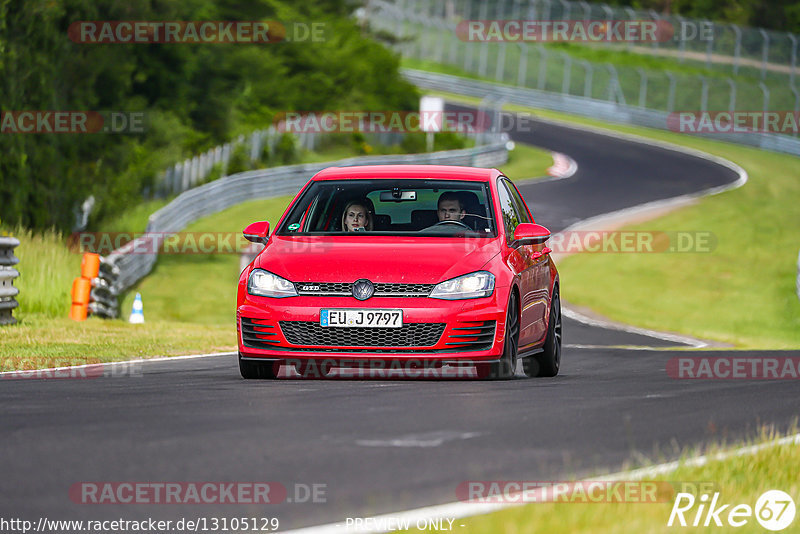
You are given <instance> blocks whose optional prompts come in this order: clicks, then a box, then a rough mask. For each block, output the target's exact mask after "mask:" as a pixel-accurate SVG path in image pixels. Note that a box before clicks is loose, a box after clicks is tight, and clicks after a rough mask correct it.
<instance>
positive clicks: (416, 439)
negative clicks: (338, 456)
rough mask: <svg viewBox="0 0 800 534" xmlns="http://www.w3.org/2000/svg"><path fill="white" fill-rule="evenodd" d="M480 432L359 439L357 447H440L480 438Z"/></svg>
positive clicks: (444, 432)
mask: <svg viewBox="0 0 800 534" xmlns="http://www.w3.org/2000/svg"><path fill="white" fill-rule="evenodd" d="M480 435H481V433H480V432H458V431H453V430H437V431H435V432H424V433H421V434H408V435H405V436H398V437H396V438H389V439H359V440H356V445H360V446H361V447H423V448H427V447H439V446H440V445H442V444H443V443H445V442H447V441H455V440H461V439H470V438H474V437H477V436H480Z"/></svg>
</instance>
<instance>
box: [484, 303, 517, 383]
mask: <svg viewBox="0 0 800 534" xmlns="http://www.w3.org/2000/svg"><path fill="white" fill-rule="evenodd" d="M518 350H519V309H518V307H517V297H516V295H515V294H514V293H513V292H512V293H511V298H510V299H509V301H508V310H507V311H506V335H505V339H504V340H503V356H502V357H501V358H500V360H499V361H497V362H492V363H488V364H478V365H477V368H478V376H479V377H483V378H485V379H487V380H509V379H512V378H514V371H515V370H516V368H517V351H518Z"/></svg>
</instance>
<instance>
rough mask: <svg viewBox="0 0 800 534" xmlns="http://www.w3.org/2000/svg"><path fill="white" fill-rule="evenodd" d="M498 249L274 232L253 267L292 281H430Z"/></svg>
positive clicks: (462, 270)
mask: <svg viewBox="0 0 800 534" xmlns="http://www.w3.org/2000/svg"><path fill="white" fill-rule="evenodd" d="M499 252H500V245H499V241H498V239H497V238H480V239H463V238H402V237H381V236H368V237H364V236H358V237H350V236H320V237H317V236H314V237H310V236H292V237H283V236H276V235H274V236H272V238H271V239H270V241H269V243H268V245H267V247H266V248H265V249H264V251H263V252H262V253H261V254H260V255H259V256H258V258H257V259H256V261H255V263H254V267H260V268H262V269H266V270H268V271H270V272H273V273H275V274H277V275H278V276H282V277H284V278H286V279H287V280H290V281H292V282H339V283H350V282H354V281H356V280H358V279H360V278H367V279H369V280H371V281H373V282H383V283H415V284H434V283H438V282H441V281H443V280H447V279H449V278H453V277H456V276H459V275H462V274H466V273H470V272H473V271H477V270H479V269H481V268H482V267H483V266H484V265H485V264H486V262H488V261H489V260H490V259H491V258H492V257H494V256H495V255H496V254H498V253H499Z"/></svg>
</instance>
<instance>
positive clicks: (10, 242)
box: [0, 237, 19, 326]
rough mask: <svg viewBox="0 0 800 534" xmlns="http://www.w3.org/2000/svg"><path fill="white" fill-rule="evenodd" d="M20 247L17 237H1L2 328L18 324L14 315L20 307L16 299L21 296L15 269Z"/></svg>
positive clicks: (0, 305) (0, 285)
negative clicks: (17, 249) (15, 285)
mask: <svg viewBox="0 0 800 534" xmlns="http://www.w3.org/2000/svg"><path fill="white" fill-rule="evenodd" d="M18 245H19V239H17V238H15V237H0V326H2V325H7V324H15V323H16V322H17V320H16V319H15V318H14V316H13V315H12V313H13V311H14V308H16V307H17V306H19V303H18V302H17V300H16V299H15V298H14V297H16V296H17V295H18V294H19V289H18V288H16V287H14V279H15V278H16V277H18V276H19V271H17V270H16V269H15V268H14V266H15V265H16V264H17V263H19V258H17V257H16V256H14V249H15V248H16V247H17V246H18Z"/></svg>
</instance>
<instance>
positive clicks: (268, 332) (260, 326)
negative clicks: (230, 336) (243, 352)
mask: <svg viewBox="0 0 800 534" xmlns="http://www.w3.org/2000/svg"><path fill="white" fill-rule="evenodd" d="M277 337H278V332H277V330H276V329H275V325H270V324H265V323H264V322H256V320H253V319H248V318H247V317H242V343H243V344H244V345H245V346H246V347H250V348H253V349H269V348H272V347H273V346H274V345H276V344H278V343H280V340H279V339H277Z"/></svg>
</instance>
